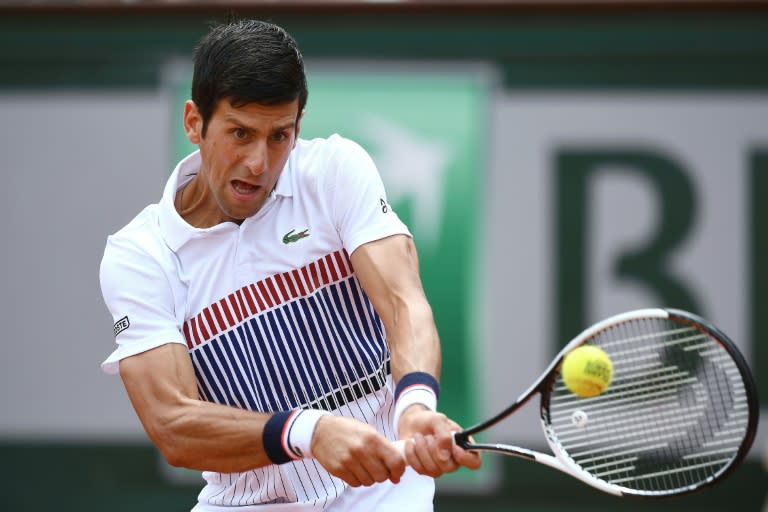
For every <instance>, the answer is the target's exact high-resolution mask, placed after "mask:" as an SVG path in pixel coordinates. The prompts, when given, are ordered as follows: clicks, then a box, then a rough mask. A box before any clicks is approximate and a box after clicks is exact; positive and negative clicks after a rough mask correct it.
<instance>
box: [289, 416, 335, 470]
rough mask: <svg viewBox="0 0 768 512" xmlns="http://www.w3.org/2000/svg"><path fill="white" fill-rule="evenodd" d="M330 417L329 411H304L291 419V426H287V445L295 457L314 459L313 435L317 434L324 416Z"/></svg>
mask: <svg viewBox="0 0 768 512" xmlns="http://www.w3.org/2000/svg"><path fill="white" fill-rule="evenodd" d="M330 415H331V413H330V412H328V411H318V410H316V409H302V410H300V411H298V412H297V413H296V414H295V415H294V417H293V418H291V422H290V424H289V425H286V426H285V429H286V432H287V435H286V444H287V445H288V446H287V448H288V449H289V450H290V451H291V453H292V454H293V455H294V456H295V457H297V458H301V457H312V435H313V434H314V433H315V427H317V422H318V421H320V418H322V417H323V416H330Z"/></svg>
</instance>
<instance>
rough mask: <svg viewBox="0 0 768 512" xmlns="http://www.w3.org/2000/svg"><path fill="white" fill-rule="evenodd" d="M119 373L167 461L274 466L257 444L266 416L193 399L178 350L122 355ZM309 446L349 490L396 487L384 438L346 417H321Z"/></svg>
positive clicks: (185, 359) (193, 385)
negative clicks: (380, 484) (384, 483)
mask: <svg viewBox="0 0 768 512" xmlns="http://www.w3.org/2000/svg"><path fill="white" fill-rule="evenodd" d="M120 375H121V376H122V379H123V382H124V383H125V388H126V390H127V391H128V396H129V397H130V399H131V403H132V404H133V407H134V409H135V410H136V413H137V414H138V416H139V419H140V420H141V423H142V424H143V426H144V429H145V430H146V432H147V434H148V435H149V437H150V439H151V440H152V441H153V443H154V444H155V445H156V446H157V448H158V449H159V450H160V452H161V453H162V454H163V456H164V457H165V459H166V460H167V461H168V463H169V464H171V465H174V466H179V467H186V468H191V469H198V470H207V471H218V472H222V473H230V472H238V471H246V470H249V469H254V468H258V467H262V466H266V465H269V464H272V461H271V460H270V458H269V457H268V456H267V453H266V451H265V448H264V444H263V433H264V428H265V425H266V424H267V421H268V420H269V419H270V418H271V416H272V415H271V414H266V413H258V412H252V411H247V410H243V409H238V408H236V407H230V406H226V405H219V404H214V403H210V402H205V401H202V400H199V398H198V391H197V381H196V377H195V373H194V369H193V367H192V362H191V360H190V357H189V353H188V352H187V348H186V347H185V346H184V345H181V344H178V343H168V344H165V345H161V346H159V347H157V348H155V349H152V350H148V351H146V352H143V353H141V354H138V355H135V356H131V357H128V358H125V359H123V360H122V361H121V362H120ZM321 427H322V428H321ZM311 444H312V453H313V456H314V457H315V458H316V459H317V460H318V462H320V464H322V465H323V466H324V467H325V468H326V469H327V470H328V471H329V472H330V473H331V474H333V475H335V476H337V477H339V478H341V479H342V480H345V481H346V482H347V483H349V484H350V485H352V486H358V485H371V484H373V483H374V482H382V481H384V480H387V479H390V480H392V481H394V482H397V481H399V479H400V476H402V473H403V471H404V470H405V466H404V463H403V461H402V459H401V458H400V456H399V455H398V454H397V451H396V450H394V448H393V447H392V445H391V443H389V441H387V440H386V439H385V438H384V436H382V435H381V434H380V433H378V432H377V431H376V430H375V429H374V428H373V427H371V426H370V425H366V424H365V423H362V422H360V421H357V420H354V419H352V418H343V417H337V416H323V417H322V418H321V419H320V420H319V421H318V423H317V426H316V428H315V433H314V435H313V436H312V440H311Z"/></svg>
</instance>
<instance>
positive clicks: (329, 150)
mask: <svg viewBox="0 0 768 512" xmlns="http://www.w3.org/2000/svg"><path fill="white" fill-rule="evenodd" d="M199 166H200V157H199V153H193V154H192V155H190V156H189V157H187V158H186V159H184V160H182V162H180V163H179V165H178V166H177V167H176V169H175V170H174V172H173V173H172V175H171V177H170V179H169V181H168V184H167V185H166V188H165V192H164V194H163V197H162V199H161V201H160V202H159V203H158V204H155V205H151V206H149V207H147V208H146V209H145V210H144V211H143V212H141V213H140V214H139V215H138V216H137V217H136V218H135V219H134V220H133V221H131V222H130V223H129V224H128V225H127V226H126V227H125V228H123V229H122V230H120V231H119V232H117V233H116V234H114V235H112V236H110V237H109V238H108V241H107V247H106V250H105V253H104V257H103V259H102V265H101V284H102V292H103V294H104V299H105V302H106V304H107V306H108V308H109V310H110V312H111V313H112V315H113V318H114V320H115V333H116V341H117V348H116V350H115V351H114V352H113V353H112V354H111V355H110V356H109V357H108V358H107V359H106V360H105V361H104V363H102V368H103V369H104V371H106V372H108V373H117V372H118V371H119V366H118V365H119V361H120V360H121V359H123V358H125V357H128V356H130V355H134V354H137V353H140V352H143V351H146V350H149V349H151V348H154V347H157V346H159V345H162V344H165V343H169V342H170V343H184V344H186V346H187V348H188V350H189V354H190V357H191V359H192V363H193V366H194V370H195V374H196V376H197V384H198V389H199V394H200V397H201V399H203V400H206V401H209V402H214V403H218V404H225V405H230V406H233V407H238V408H241V409H248V410H252V411H261V412H274V411H285V410H290V409H294V408H314V409H325V410H328V411H331V412H332V413H333V414H337V415H344V416H351V417H355V418H358V419H360V420H363V421H365V422H367V423H369V424H371V425H373V426H374V427H376V428H377V429H378V430H379V431H380V432H382V433H383V434H384V435H385V436H387V437H388V438H390V439H394V433H393V431H392V414H393V396H392V380H391V376H390V372H389V350H388V347H387V342H386V336H385V331H384V327H383V324H382V322H381V320H380V318H379V317H378V315H377V314H376V312H375V311H374V309H373V307H372V305H371V302H370V301H369V299H368V297H367V296H366V294H365V292H364V291H363V289H362V288H361V286H360V283H359V282H358V280H357V278H356V276H355V273H354V269H353V268H352V265H351V262H350V257H349V255H350V254H352V252H353V251H354V250H355V249H356V248H357V247H359V246H360V245H362V244H364V243H366V242H369V241H373V240H377V239H380V238H384V237H386V236H390V235H394V234H406V235H409V232H408V230H407V228H406V227H405V225H404V224H403V223H402V222H401V221H400V220H399V219H398V217H397V215H396V214H395V213H394V212H393V211H392V209H391V207H390V206H389V205H388V204H387V201H386V195H385V191H384V187H383V184H382V182H381V178H380V177H379V175H378V172H377V170H376V168H375V165H374V164H373V162H372V160H371V159H370V157H369V156H368V155H367V153H366V152H365V151H364V150H363V149H362V148H361V147H360V146H358V145H357V144H355V143H353V142H351V141H349V140H346V139H344V138H342V137H339V136H332V137H330V138H328V139H314V140H311V141H307V140H301V139H300V140H299V141H298V143H297V146H296V148H295V149H294V150H293V152H292V153H291V156H290V158H289V160H288V163H287V164H286V167H285V168H284V170H283V172H282V174H281V176H280V179H279V180H278V184H277V186H276V187H275V190H274V191H273V193H272V194H271V195H270V197H269V198H268V200H267V202H266V203H265V205H264V206H263V207H262V208H261V210H260V211H259V212H258V213H257V214H256V215H254V216H253V217H250V218H248V219H246V220H245V221H244V222H243V223H242V224H241V225H239V226H238V225H236V224H234V223H223V224H219V225H217V226H214V227H212V228H207V229H198V228H194V227H192V226H190V225H188V224H187V223H186V222H185V221H184V220H183V219H182V218H181V217H180V216H179V215H178V213H177V212H176V210H175V207H174V205H173V201H174V197H175V194H176V191H177V190H179V189H180V188H183V186H184V185H185V184H186V183H187V182H188V181H189V180H191V179H192V177H193V175H194V173H196V172H197V169H198V168H199ZM204 478H205V480H206V482H207V485H206V486H205V488H204V489H203V491H202V492H201V494H200V496H199V505H198V507H197V508H196V509H195V510H215V509H216V507H217V506H226V507H232V506H243V507H246V509H247V508H248V506H249V505H258V504H261V505H259V506H258V510H268V509H269V507H266V508H265V506H264V505H263V504H275V505H277V504H289V503H291V504H294V505H295V508H293V507H292V508H291V510H323V509H325V508H326V507H328V506H329V505H330V504H332V503H333V502H334V500H336V499H337V498H339V496H341V495H342V494H343V493H345V492H347V491H348V490H349V489H348V487H347V486H346V484H345V483H344V482H342V481H341V480H339V479H337V478H335V477H333V476H331V475H330V474H329V473H328V472H327V471H326V470H325V469H324V468H322V466H320V464H318V463H317V462H316V461H314V460H313V459H301V460H298V461H295V462H290V463H287V464H283V465H279V466H276V465H272V466H267V467H264V468H259V469H254V470H251V471H246V472H242V473H233V474H221V473H214V472H204ZM373 487H376V486H373ZM277 509H278V510H285V505H282V506H278V507H277Z"/></svg>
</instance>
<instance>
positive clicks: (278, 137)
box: [272, 132, 288, 142]
mask: <svg viewBox="0 0 768 512" xmlns="http://www.w3.org/2000/svg"><path fill="white" fill-rule="evenodd" d="M287 138H288V136H287V135H286V134H285V132H278V133H276V134H274V135H273V136H272V140H274V141H275V142H282V141H284V140H285V139H287Z"/></svg>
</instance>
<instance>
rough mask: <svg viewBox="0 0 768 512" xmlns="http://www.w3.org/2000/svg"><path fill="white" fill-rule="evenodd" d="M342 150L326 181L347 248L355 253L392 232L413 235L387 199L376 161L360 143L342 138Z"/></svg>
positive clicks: (339, 229)
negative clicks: (363, 246) (365, 244)
mask: <svg viewBox="0 0 768 512" xmlns="http://www.w3.org/2000/svg"><path fill="white" fill-rule="evenodd" d="M340 141H341V144H342V147H341V150H340V151H339V153H338V155H337V156H338V157H337V159H336V165H335V166H334V167H335V168H334V169H333V172H331V173H328V175H327V176H328V177H329V178H330V180H329V183H327V184H326V187H327V190H329V194H330V197H331V198H332V199H331V211H332V214H333V218H334V222H335V223H336V229H337V231H338V232H339V235H340V237H341V240H342V243H343V245H344V249H346V251H347V253H349V254H352V253H353V252H354V250H355V249H357V248H358V247H360V246H361V245H363V244H364V243H367V242H372V241H374V240H379V239H382V238H385V237H388V236H392V235H397V234H404V235H407V236H411V233H410V231H409V230H408V227H407V226H406V225H405V224H404V223H403V222H402V221H401V220H400V218H399V217H398V216H397V214H396V213H395V211H394V210H393V209H392V205H390V204H389V201H388V200H387V194H386V191H385V189H384V183H383V181H382V179H381V176H380V174H379V171H378V169H377V168H376V164H375V163H374V162H373V159H372V158H371V157H370V155H369V154H368V153H367V152H366V151H365V149H363V148H362V147H361V146H360V145H359V144H357V143H355V142H353V141H351V140H348V139H341V138H340Z"/></svg>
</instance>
